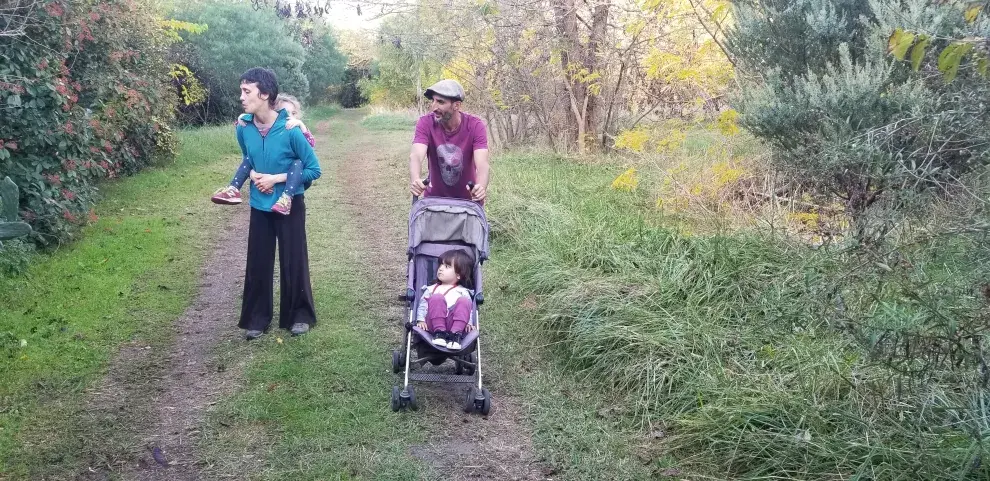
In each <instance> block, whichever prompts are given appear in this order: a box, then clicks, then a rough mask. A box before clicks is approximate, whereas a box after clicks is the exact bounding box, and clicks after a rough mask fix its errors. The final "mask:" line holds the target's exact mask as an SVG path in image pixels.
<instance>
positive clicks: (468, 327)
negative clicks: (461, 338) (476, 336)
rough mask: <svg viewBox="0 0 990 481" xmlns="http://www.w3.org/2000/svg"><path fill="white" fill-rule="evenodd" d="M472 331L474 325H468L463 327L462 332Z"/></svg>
mask: <svg viewBox="0 0 990 481" xmlns="http://www.w3.org/2000/svg"><path fill="white" fill-rule="evenodd" d="M473 330H474V324H468V325H466V326H464V332H471V331H473Z"/></svg>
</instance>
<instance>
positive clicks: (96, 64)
mask: <svg viewBox="0 0 990 481" xmlns="http://www.w3.org/2000/svg"><path fill="white" fill-rule="evenodd" d="M15 8H19V9H20V10H18V11H17V12H14V14H21V15H27V16H33V20H34V21H32V22H29V23H28V24H27V28H26V31H25V32H24V34H23V35H12V36H0V57H2V58H3V59H4V61H3V62H2V63H0V108H2V109H3V122H0V139H2V140H0V178H2V177H3V176H5V175H9V176H10V177H11V178H12V179H13V180H14V182H15V183H16V184H17V185H18V186H19V187H20V191H21V202H20V204H21V210H22V216H23V217H24V219H25V220H26V221H28V222H29V223H31V224H32V226H33V227H34V234H33V240H34V241H35V242H38V243H41V244H56V243H59V242H61V241H64V240H66V239H68V238H70V237H71V236H72V234H73V232H74V228H75V227H76V226H77V225H79V224H81V223H84V222H86V220H87V217H88V216H91V215H92V214H91V209H92V205H93V201H94V199H95V196H96V193H97V187H96V186H97V184H98V182H99V181H100V180H102V179H106V178H113V177H118V176H121V175H128V174H131V173H133V172H136V171H138V170H140V169H141V168H142V167H144V166H146V165H148V164H149V163H151V162H153V161H154V160H155V159H156V158H158V159H167V158H170V157H171V156H172V155H173V153H174V152H173V150H174V146H175V138H174V136H173V134H172V131H171V122H172V119H173V115H172V107H173V105H174V96H173V95H172V92H171V89H170V88H169V87H168V83H167V82H168V77H167V73H168V65H167V64H166V62H165V49H166V47H167V44H168V39H167V37H166V35H165V32H164V30H163V27H162V25H161V23H160V21H159V17H158V16H157V15H156V12H155V10H154V8H153V5H151V4H149V3H147V2H135V1H127V0H101V1H85V2H65V1H61V0H55V1H53V0H47V1H44V2H42V5H40V6H34V5H26V6H23V7H15ZM4 13H5V15H6V14H8V12H4Z"/></svg>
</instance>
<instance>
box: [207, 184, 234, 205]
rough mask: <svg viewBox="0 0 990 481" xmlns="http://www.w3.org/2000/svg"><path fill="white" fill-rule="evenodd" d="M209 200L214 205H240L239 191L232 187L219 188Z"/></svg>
mask: <svg viewBox="0 0 990 481" xmlns="http://www.w3.org/2000/svg"><path fill="white" fill-rule="evenodd" d="M210 200H212V201H213V203H214V204H225V205H237V204H240V203H241V191H240V190H238V189H236V188H235V187H234V186H232V185H228V186H227V187H221V188H219V189H217V191H216V192H214V193H213V197H210Z"/></svg>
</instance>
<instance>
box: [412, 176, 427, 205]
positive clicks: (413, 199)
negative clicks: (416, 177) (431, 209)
mask: <svg viewBox="0 0 990 481" xmlns="http://www.w3.org/2000/svg"><path fill="white" fill-rule="evenodd" d="M423 185H425V186H429V185H430V177H429V176H427V177H426V178H425V179H423ZM417 200H419V196H418V195H414V196H412V203H413V204H415V203H416V201H417Z"/></svg>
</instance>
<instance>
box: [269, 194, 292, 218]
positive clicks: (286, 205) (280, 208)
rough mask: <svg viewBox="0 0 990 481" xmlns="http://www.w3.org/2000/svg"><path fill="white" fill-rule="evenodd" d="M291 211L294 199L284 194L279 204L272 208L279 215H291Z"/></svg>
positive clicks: (279, 199)
mask: <svg viewBox="0 0 990 481" xmlns="http://www.w3.org/2000/svg"><path fill="white" fill-rule="evenodd" d="M291 211H292V197H289V194H282V196H281V197H279V198H278V202H276V203H275V205H273V206H272V212H275V213H277V214H282V215H289V212H291Z"/></svg>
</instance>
